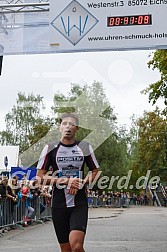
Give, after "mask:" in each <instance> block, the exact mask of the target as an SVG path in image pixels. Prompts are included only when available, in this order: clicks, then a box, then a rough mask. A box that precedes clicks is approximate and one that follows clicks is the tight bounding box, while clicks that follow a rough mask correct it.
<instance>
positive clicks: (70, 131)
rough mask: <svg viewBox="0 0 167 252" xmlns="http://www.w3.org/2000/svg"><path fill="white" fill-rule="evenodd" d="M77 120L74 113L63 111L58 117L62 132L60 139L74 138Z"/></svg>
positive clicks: (72, 139) (69, 139) (71, 139)
mask: <svg viewBox="0 0 167 252" xmlns="http://www.w3.org/2000/svg"><path fill="white" fill-rule="evenodd" d="M78 125H79V120H78V117H77V116H76V115H75V114H74V113H64V114H63V115H62V116H61V118H60V131H61V133H62V137H61V140H62V141H66V140H68V141H71V143H72V142H73V141H74V140H75V134H76V132H77V130H78Z"/></svg>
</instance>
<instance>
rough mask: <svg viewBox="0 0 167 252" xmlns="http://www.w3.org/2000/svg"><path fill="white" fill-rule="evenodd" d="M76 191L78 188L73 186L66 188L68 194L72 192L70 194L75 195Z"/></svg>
mask: <svg viewBox="0 0 167 252" xmlns="http://www.w3.org/2000/svg"><path fill="white" fill-rule="evenodd" d="M77 192H78V189H75V188H70V189H69V190H68V194H72V195H76V194H77Z"/></svg>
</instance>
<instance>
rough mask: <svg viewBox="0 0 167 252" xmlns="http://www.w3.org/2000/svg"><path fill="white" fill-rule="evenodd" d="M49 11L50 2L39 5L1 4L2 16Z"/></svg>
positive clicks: (0, 12) (0, 11)
mask: <svg viewBox="0 0 167 252" xmlns="http://www.w3.org/2000/svg"><path fill="white" fill-rule="evenodd" d="M47 11H49V2H39V3H19V4H18V3H17V4H0V14H5V15H6V14H11V13H17V14H18V13H26V12H47Z"/></svg>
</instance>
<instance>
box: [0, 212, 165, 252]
mask: <svg viewBox="0 0 167 252" xmlns="http://www.w3.org/2000/svg"><path fill="white" fill-rule="evenodd" d="M85 250H86V252H125V251H128V252H166V251H167V208H161V207H130V208H128V209H89V223H88V230H87V235H86V239H85ZM0 251H1V252H9V251H10V252H26V251H31V252H59V245H58V243H57V240H56V236H55V234H54V230H53V226H52V222H51V221H48V222H45V223H44V224H36V225H33V226H29V227H26V228H24V230H20V229H15V230H11V231H9V232H7V233H5V234H4V236H3V237H1V238H0Z"/></svg>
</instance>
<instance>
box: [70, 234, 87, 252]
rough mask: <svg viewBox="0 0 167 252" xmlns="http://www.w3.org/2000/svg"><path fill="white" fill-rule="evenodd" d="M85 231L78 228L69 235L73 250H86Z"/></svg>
mask: <svg viewBox="0 0 167 252" xmlns="http://www.w3.org/2000/svg"><path fill="white" fill-rule="evenodd" d="M84 238H85V233H84V232H82V231H78V230H72V231H71V232H70V235H69V241H70V245H71V249H72V252H85V250H84V248H83V244H84Z"/></svg>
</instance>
